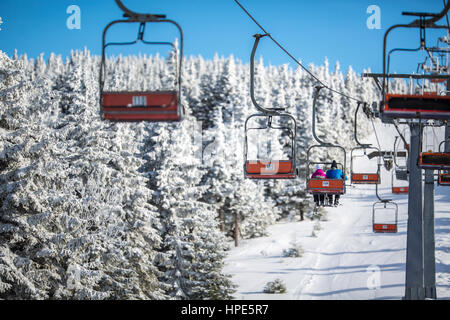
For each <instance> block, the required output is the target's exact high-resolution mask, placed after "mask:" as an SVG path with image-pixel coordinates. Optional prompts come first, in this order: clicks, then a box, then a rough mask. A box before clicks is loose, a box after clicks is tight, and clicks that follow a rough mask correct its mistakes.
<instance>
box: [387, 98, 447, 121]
mask: <svg viewBox="0 0 450 320" xmlns="http://www.w3.org/2000/svg"><path fill="white" fill-rule="evenodd" d="M383 115H384V116H387V117H389V118H422V119H450V96H441V95H437V94H431V93H428V94H423V95H418V94H392V93H387V94H386V96H385V103H384V106H383Z"/></svg>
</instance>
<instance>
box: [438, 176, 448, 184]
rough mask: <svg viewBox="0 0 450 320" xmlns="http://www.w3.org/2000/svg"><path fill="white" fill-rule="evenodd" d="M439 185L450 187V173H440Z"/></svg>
mask: <svg viewBox="0 0 450 320" xmlns="http://www.w3.org/2000/svg"><path fill="white" fill-rule="evenodd" d="M438 185H440V186H450V173H439V177H438Z"/></svg>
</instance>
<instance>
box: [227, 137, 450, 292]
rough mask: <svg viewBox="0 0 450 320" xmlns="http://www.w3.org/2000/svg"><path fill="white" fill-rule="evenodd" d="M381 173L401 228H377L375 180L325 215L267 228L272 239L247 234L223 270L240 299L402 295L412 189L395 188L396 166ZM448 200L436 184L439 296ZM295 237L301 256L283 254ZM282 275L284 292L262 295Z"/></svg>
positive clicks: (447, 287) (448, 246) (449, 246)
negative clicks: (398, 190)
mask: <svg viewBox="0 0 450 320" xmlns="http://www.w3.org/2000/svg"><path fill="white" fill-rule="evenodd" d="M384 140H385V137H382V141H384ZM381 173H382V175H381V181H382V184H381V185H380V186H379V194H380V196H381V197H382V198H383V199H385V198H389V199H392V200H393V201H395V202H396V203H397V204H398V206H399V212H398V232H397V233H394V234H380V233H373V232H372V205H373V203H374V202H376V201H377V200H378V199H377V197H376V195H375V186H370V185H359V186H351V187H348V188H347V193H346V194H345V195H344V196H342V197H341V205H340V206H338V207H331V208H328V207H327V208H326V211H327V218H326V221H319V222H317V220H315V221H311V220H309V219H305V220H304V221H295V222H280V223H277V224H276V225H273V226H271V227H270V228H269V236H268V237H262V238H257V239H251V240H241V241H240V245H239V247H237V248H233V249H232V250H231V252H230V253H229V256H228V258H227V260H226V267H225V270H224V272H226V273H229V274H231V275H232V276H233V281H234V282H235V283H236V284H237V285H238V288H237V292H236V294H235V295H234V297H235V298H236V299H263V300H271V299H287V300H291V299H346V300H348V299H360V300H361V299H364V300H366V299H369V300H371V299H402V298H403V296H404V290H405V289H404V285H405V265H406V238H407V218H408V195H394V194H392V193H391V175H390V172H388V171H386V170H385V169H384V168H383V169H382V171H381ZM449 204H450V187H438V186H436V189H435V223H436V285H437V297H438V299H450V210H449V208H450V205H449ZM385 218H386V217H385ZM386 222H389V221H386ZM317 226H320V230H317ZM315 228H316V230H314V229H315ZM313 230H314V235H313ZM293 243H297V244H300V245H301V247H302V249H303V251H304V253H303V255H302V256H301V257H299V258H290V257H284V256H283V250H285V249H289V248H292V247H293V246H294V245H293ZM277 278H278V279H281V280H282V281H283V282H284V283H285V285H286V289H287V290H286V293H284V294H266V293H264V292H263V289H264V287H265V285H266V284H267V283H268V282H270V281H273V280H275V279H277Z"/></svg>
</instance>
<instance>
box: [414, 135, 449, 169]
mask: <svg viewBox="0 0 450 320" xmlns="http://www.w3.org/2000/svg"><path fill="white" fill-rule="evenodd" d="M446 141H447V142H448V141H449V140H445V141H442V142H441V143H440V144H439V152H422V153H421V154H420V156H419V160H418V163H417V165H418V166H419V167H420V168H422V169H433V170H450V152H443V151H441V147H442V145H443V144H444V143H445V142H446Z"/></svg>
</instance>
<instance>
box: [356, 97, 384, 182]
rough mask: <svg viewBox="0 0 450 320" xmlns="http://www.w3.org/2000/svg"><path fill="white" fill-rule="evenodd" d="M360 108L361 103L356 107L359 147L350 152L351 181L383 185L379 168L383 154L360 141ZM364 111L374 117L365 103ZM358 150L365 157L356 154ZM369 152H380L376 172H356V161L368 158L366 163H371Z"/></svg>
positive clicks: (357, 141)
mask: <svg viewBox="0 0 450 320" xmlns="http://www.w3.org/2000/svg"><path fill="white" fill-rule="evenodd" d="M360 106H361V102H359V103H358V105H357V107H356V111H355V121H354V137H355V141H356V143H357V144H358V146H357V147H355V148H352V149H351V151H350V181H351V183H352V184H378V183H381V179H380V166H379V161H380V154H381V153H380V150H379V149H378V148H375V147H372V146H371V145H370V144H362V143H361V142H359V140H358V133H357V132H358V111H359V108H360ZM363 110H364V113H365V114H366V116H367V117H369V118H370V117H372V116H373V115H372V112H371V110H370V109H369V108H368V107H367V104H365V103H364V106H363ZM358 150H362V151H363V152H364V153H363V155H357V154H355V151H358ZM369 150H374V151H375V152H378V156H377V161H378V163H377V170H376V172H373V171H372V172H363V173H361V172H360V171H358V172H356V171H355V168H354V163H355V159H356V158H361V157H367V160H366V161H369V160H370V157H369V155H368V154H367V152H368V151H369Z"/></svg>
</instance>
